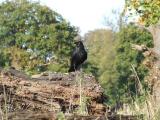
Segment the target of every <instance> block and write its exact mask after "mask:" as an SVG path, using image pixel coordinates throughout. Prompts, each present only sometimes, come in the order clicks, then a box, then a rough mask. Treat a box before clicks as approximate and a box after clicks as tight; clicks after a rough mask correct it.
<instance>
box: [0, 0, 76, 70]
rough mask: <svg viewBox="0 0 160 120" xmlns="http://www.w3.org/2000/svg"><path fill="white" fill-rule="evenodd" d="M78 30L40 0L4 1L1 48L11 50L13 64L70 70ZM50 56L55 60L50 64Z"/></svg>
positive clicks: (0, 15) (0, 10) (0, 19)
mask: <svg viewBox="0 0 160 120" xmlns="http://www.w3.org/2000/svg"><path fill="white" fill-rule="evenodd" d="M76 34H77V29H76V28H75V27H74V26H71V25H70V24H69V23H68V22H66V20H65V19H64V18H63V17H62V16H61V15H60V14H58V13H56V12H54V11H52V10H51V9H49V8H48V7H46V6H41V5H40V4H39V3H37V2H29V1H27V0H20V1H19V0H13V1H6V2H3V3H1V4H0V48H1V51H3V52H7V53H8V54H9V57H10V60H11V61H10V64H11V66H13V67H16V68H18V69H22V70H30V71H37V70H40V71H41V70H43V69H44V70H46V69H52V70H58V71H65V70H67V69H66V68H65V67H66V66H67V65H68V57H69V56H70V51H71V49H72V48H73V45H74V44H73V42H74V41H73V38H74V37H75V36H76ZM50 59H52V64H51V65H50V66H47V64H48V61H49V60H50ZM53 66H54V67H53ZM55 66H56V67H55ZM55 68H56V69H55Z"/></svg>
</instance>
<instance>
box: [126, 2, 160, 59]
mask: <svg viewBox="0 0 160 120" xmlns="http://www.w3.org/2000/svg"><path fill="white" fill-rule="evenodd" d="M129 11H130V12H129ZM128 12H129V13H130V14H132V15H134V16H135V15H137V16H139V21H138V23H139V24H140V25H139V26H140V27H143V28H145V29H147V30H148V31H149V32H150V33H151V34H152V36H153V41H154V52H155V53H156V54H157V55H158V58H159V56H160V49H159V46H160V35H159V33H160V28H159V23H160V21H159V20H160V14H159V13H160V1H159V0H126V7H125V11H124V13H128ZM134 13H135V14H134Z"/></svg>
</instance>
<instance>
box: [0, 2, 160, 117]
mask: <svg viewBox="0 0 160 120" xmlns="http://www.w3.org/2000/svg"><path fill="white" fill-rule="evenodd" d="M128 12H129V13H130V15H131V16H134V17H135V16H136V17H137V16H138V17H139V19H138V22H139V23H140V24H142V25H145V27H149V26H151V25H157V24H159V19H160V14H159V13H160V1H158V0H127V1H126V7H125V10H124V14H123V15H125V14H126V13H128ZM120 17H122V16H120ZM121 20H122V21H120V22H121V23H120V22H119V21H118V22H117V24H118V25H117V26H119V28H118V29H117V27H115V29H117V30H115V29H114V30H109V29H108V30H107V29H97V30H94V31H90V32H88V33H87V34H85V36H84V38H85V44H86V46H87V47H88V60H87V63H86V64H85V66H84V71H85V72H86V73H92V74H93V75H94V76H96V78H97V80H98V81H99V82H100V84H101V85H102V86H103V88H104V90H105V94H106V95H107V96H108V98H109V99H107V100H106V102H107V103H108V104H110V105H114V104H116V103H118V102H125V103H130V102H133V101H136V100H137V99H136V97H137V95H138V91H137V86H136V84H137V83H136V79H137V78H136V76H135V73H136V75H137V76H138V78H139V80H140V83H142V86H143V89H144V91H147V85H146V83H145V82H144V79H145V77H146V76H147V74H148V71H149V70H148V69H147V68H146V67H145V66H144V65H143V63H142V62H143V60H144V55H143V54H142V53H141V52H139V51H135V50H133V49H132V46H131V45H132V44H138V45H141V44H143V45H145V46H147V47H148V48H152V47H153V48H154V47H155V46H156V45H155V44H154V43H153V39H154V40H155V39H156V38H159V37H155V36H154V34H153V33H149V32H148V31H147V30H145V29H140V28H139V27H137V26H136V25H135V24H133V23H130V24H127V23H122V22H123V19H121ZM157 29H159V28H157ZM77 34H78V29H77V28H76V27H75V26H71V25H70V23H69V22H67V21H66V20H65V19H64V18H63V17H62V16H61V15H60V14H58V13H56V12H55V11H53V10H51V9H49V8H48V7H46V6H41V5H40V4H39V3H37V2H29V1H27V0H20V1H19V0H13V1H6V2H2V3H0V66H2V67H9V66H12V67H15V68H16V69H19V70H23V71H25V72H27V73H29V74H33V73H37V72H42V71H47V70H48V71H49V70H50V71H58V72H66V71H67V70H68V64H69V58H70V52H71V50H72V49H73V47H74V40H73V38H74V37H75V36H76V35H77ZM155 34H156V31H155ZM157 34H159V32H157ZM157 34H156V35H157ZM158 45H159V44H157V46H158ZM158 47H159V46H158ZM80 86H82V83H81V81H80ZM80 93H81V90H80ZM80 96H81V97H82V98H81V99H80V101H81V102H80V105H81V106H80V111H79V112H80V113H82V112H84V111H85V110H86V101H87V100H86V99H87V98H85V96H83V95H82V94H81V95H80ZM147 97H148V96H147ZM147 97H146V94H143V95H139V99H140V101H141V100H143V101H145V100H144V99H145V98H147ZM139 99H138V100H139ZM145 102H146V101H145ZM145 102H144V103H145ZM145 104H146V103H145ZM59 117H60V118H61V117H62V118H61V119H64V116H63V114H61V113H60V114H59Z"/></svg>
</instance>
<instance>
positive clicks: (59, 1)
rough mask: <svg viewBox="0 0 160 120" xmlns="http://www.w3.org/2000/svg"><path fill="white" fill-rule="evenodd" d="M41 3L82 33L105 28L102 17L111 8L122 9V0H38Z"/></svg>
mask: <svg viewBox="0 0 160 120" xmlns="http://www.w3.org/2000/svg"><path fill="white" fill-rule="evenodd" d="M39 1H40V2H41V3H42V4H43V5H47V6H49V7H50V8H51V9H53V10H55V11H56V12H58V13H60V14H61V15H62V16H63V17H64V18H65V19H66V20H68V21H69V22H70V23H71V24H72V25H75V26H77V27H79V28H80V30H81V34H82V35H83V34H84V33H86V32H87V31H89V30H94V29H97V28H105V27H106V26H105V25H104V24H103V21H104V17H105V16H109V15H110V14H111V11H112V10H113V9H119V10H122V8H123V5H124V0H39Z"/></svg>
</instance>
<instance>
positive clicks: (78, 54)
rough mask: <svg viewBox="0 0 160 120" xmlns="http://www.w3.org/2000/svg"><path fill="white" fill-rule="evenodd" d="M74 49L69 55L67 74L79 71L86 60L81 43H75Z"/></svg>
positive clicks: (85, 53)
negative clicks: (69, 63)
mask: <svg viewBox="0 0 160 120" xmlns="http://www.w3.org/2000/svg"><path fill="white" fill-rule="evenodd" d="M75 44H76V47H75V48H74V50H73V52H72V55H71V61H70V62H71V65H70V68H69V70H68V72H74V71H76V70H79V69H80V66H81V64H82V63H83V62H84V61H85V60H86V59H87V52H86V50H85V48H84V45H83V43H82V41H77V42H75Z"/></svg>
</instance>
